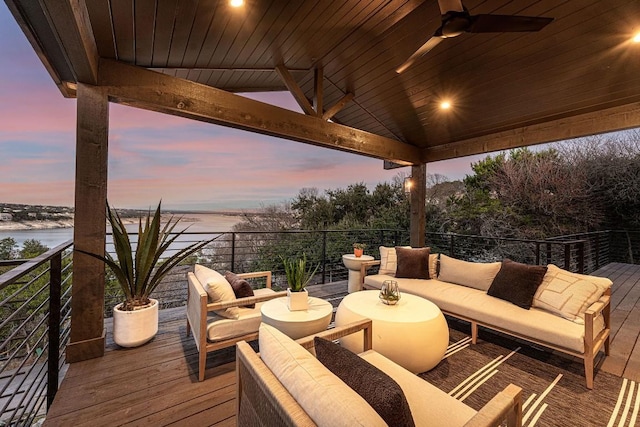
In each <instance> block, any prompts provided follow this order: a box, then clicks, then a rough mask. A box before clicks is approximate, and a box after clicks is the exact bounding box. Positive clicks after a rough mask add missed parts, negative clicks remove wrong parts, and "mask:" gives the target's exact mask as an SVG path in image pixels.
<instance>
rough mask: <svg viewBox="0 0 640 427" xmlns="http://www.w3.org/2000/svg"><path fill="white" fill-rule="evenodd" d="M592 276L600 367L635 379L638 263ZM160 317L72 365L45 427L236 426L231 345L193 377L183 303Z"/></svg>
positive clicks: (335, 288)
mask: <svg viewBox="0 0 640 427" xmlns="http://www.w3.org/2000/svg"><path fill="white" fill-rule="evenodd" d="M594 274H596V275H599V276H606V277H609V278H611V280H613V282H614V286H613V291H612V302H611V310H612V311H611V319H612V329H613V331H612V338H613V340H612V345H611V355H610V356H609V357H607V358H605V359H604V361H603V362H602V363H601V365H600V369H601V370H603V371H607V372H611V373H613V374H615V375H619V376H624V377H626V378H629V379H632V380H635V381H640V343H638V335H639V334H640V284H639V282H640V266H638V265H629V264H617V263H614V264H609V265H607V266H605V267H603V268H601V269H600V270H598V271H597V272H595V273H594ZM346 290H347V285H346V282H337V283H332V284H328V285H321V286H314V287H311V288H310V293H311V294H312V295H314V296H318V297H321V298H325V299H328V300H330V301H332V302H333V304H334V306H337V304H338V303H339V301H340V300H341V298H342V297H343V296H344V295H345V294H346ZM160 322H161V324H160V330H159V333H158V335H157V336H156V337H155V338H154V339H153V340H152V341H151V342H150V343H149V344H147V345H144V346H142V347H139V348H136V349H120V348H117V346H115V345H113V344H110V345H109V346H108V348H107V352H106V354H105V356H104V357H102V358H99V359H94V360H88V361H85V362H80V363H75V364H73V365H71V366H70V368H69V370H68V372H67V374H66V376H65V378H64V381H63V382H62V386H61V388H60V390H59V392H58V395H57V396H56V400H55V402H54V404H53V406H52V407H51V409H50V410H49V413H48V415H47V419H46V422H45V425H46V426H68V425H73V426H83V425H87V426H89V425H90V426H100V425H109V426H116V425H156V426H159V425H190V426H193V427H198V426H207V425H216V426H233V425H235V424H236V420H235V382H236V378H235V363H234V361H235V351H234V349H226V350H221V351H218V352H215V353H213V354H209V356H208V359H207V372H206V379H205V381H203V382H198V381H197V367H198V360H197V351H196V347H195V344H194V342H193V339H192V338H191V337H189V338H188V339H187V338H186V336H185V332H186V329H185V314H184V308H177V309H170V310H162V311H161V312H160Z"/></svg>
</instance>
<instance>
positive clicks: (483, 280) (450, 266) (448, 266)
mask: <svg viewBox="0 0 640 427" xmlns="http://www.w3.org/2000/svg"><path fill="white" fill-rule="evenodd" d="M501 265H502V263H500V262H489V263H482V262H469V261H463V260H460V259H456V258H452V257H450V256H446V255H444V254H441V255H440V271H439V273H438V279H439V280H441V281H443V282H449V283H455V284H456V285H463V286H468V287H470V288H475V289H480V290H481V291H485V292H486V291H487V290H488V289H489V287H490V286H491V283H493V279H494V278H495V277H496V275H497V274H498V271H499V270H500V266H501Z"/></svg>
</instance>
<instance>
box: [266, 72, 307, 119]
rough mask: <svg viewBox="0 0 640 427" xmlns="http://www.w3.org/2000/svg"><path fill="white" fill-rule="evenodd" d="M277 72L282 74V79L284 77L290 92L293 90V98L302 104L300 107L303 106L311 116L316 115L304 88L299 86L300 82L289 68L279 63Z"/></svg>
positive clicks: (283, 80)
mask: <svg viewBox="0 0 640 427" xmlns="http://www.w3.org/2000/svg"><path fill="white" fill-rule="evenodd" d="M276 72H277V73H278V75H279V76H280V79H282V82H283V83H284V85H285V86H286V87H287V89H288V90H289V92H291V95H293V98H294V99H295V100H296V102H298V105H299V106H300V108H302V111H304V112H305V113H306V114H308V115H310V116H315V115H316V112H315V110H314V109H313V107H312V106H311V103H310V102H309V100H308V99H307V97H306V95H305V94H304V92H303V91H302V89H300V86H298V83H296V81H295V79H294V78H293V76H292V75H291V73H290V72H289V70H287V68H286V67H285V66H284V65H278V66H277V67H276Z"/></svg>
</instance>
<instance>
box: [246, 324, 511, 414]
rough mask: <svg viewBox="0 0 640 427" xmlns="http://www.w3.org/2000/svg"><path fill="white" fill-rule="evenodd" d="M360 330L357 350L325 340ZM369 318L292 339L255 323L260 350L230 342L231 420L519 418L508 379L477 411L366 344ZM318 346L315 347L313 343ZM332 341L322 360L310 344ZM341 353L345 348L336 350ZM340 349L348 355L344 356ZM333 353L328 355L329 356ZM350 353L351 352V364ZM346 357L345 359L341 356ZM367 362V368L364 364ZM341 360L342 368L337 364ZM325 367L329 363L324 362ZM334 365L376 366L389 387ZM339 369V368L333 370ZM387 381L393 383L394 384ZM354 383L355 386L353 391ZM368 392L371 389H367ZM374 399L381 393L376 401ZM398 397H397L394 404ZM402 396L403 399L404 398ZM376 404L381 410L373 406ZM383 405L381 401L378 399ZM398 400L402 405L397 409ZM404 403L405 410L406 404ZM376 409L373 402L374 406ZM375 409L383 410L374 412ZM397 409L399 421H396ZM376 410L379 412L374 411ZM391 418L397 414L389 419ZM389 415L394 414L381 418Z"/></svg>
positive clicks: (354, 369)
mask: <svg viewBox="0 0 640 427" xmlns="http://www.w3.org/2000/svg"><path fill="white" fill-rule="evenodd" d="M361 330H364V334H362V335H363V336H364V349H365V351H364V352H363V353H360V354H359V355H358V356H359V357H358V356H356V355H355V353H351V352H350V351H349V350H347V349H344V348H342V347H340V346H339V345H337V344H334V343H331V342H329V341H323V342H319V343H318V342H316V339H315V337H323V338H325V339H327V340H330V341H331V340H336V339H338V338H340V337H343V336H346V335H349V334H351V333H354V332H358V331H361ZM371 343H372V322H371V320H369V319H365V320H362V321H359V322H354V323H351V324H349V325H344V326H341V327H337V328H334V329H329V330H327V331H323V332H321V333H319V334H315V335H312V336H310V337H305V338H301V339H299V340H297V341H293V340H292V339H291V338H289V337H287V336H286V335H284V334H283V333H281V332H280V331H278V330H277V329H275V328H273V327H271V326H269V325H265V324H263V325H262V326H261V327H260V338H259V345H260V353H259V354H257V353H256V352H255V351H254V350H253V348H252V347H251V346H250V345H249V344H248V343H246V342H244V341H243V342H239V343H238V344H237V347H236V365H237V366H236V372H237V399H236V402H237V414H236V415H237V425H239V426H316V425H318V426H328V427H340V426H345V427H347V426H348V427H354V426H366V427H375V426H384V425H393V426H405V425H415V426H418V427H445V426H446V427H457V426H468V427H471V426H476V427H481V426H482V427H488V426H498V425H505V424H502V423H503V422H504V421H506V425H507V426H509V427H516V426H518V427H519V426H521V425H522V398H521V389H520V388H519V387H517V386H515V385H513V384H510V385H508V386H507V387H506V388H505V389H504V390H503V391H501V392H500V393H498V394H497V395H496V396H494V397H493V398H492V399H491V400H490V401H489V402H488V403H487V404H486V405H485V406H484V407H482V408H481V409H480V410H479V411H475V410H474V409H472V408H471V407H469V406H467V405H466V404H464V403H463V402H461V401H459V400H457V399H456V398H454V397H451V396H449V395H448V394H447V393H445V392H443V391H442V390H440V389H438V388H436V387H434V386H433V385H431V384H429V383H428V382H427V381H424V380H422V379H421V378H419V377H418V376H416V375H414V374H412V373H410V372H409V371H407V370H406V369H404V368H402V367H401V366H399V365H397V364H395V363H394V362H392V361H391V360H389V359H387V358H386V357H384V356H382V355H381V354H379V353H377V352H375V351H374V350H371ZM318 345H320V347H318ZM327 345H328V346H331V347H336V350H337V352H336V353H335V354H333V353H332V354H331V356H335V358H333V357H332V358H331V359H330V360H329V361H328V362H329V363H327V360H326V356H325V360H324V361H323V362H321V361H320V360H322V358H321V355H320V353H318V358H316V357H315V355H316V351H317V350H318V351H319V350H321V349H322V348H323V346H325V347H324V348H327V347H326V346H327ZM342 352H346V353H348V354H344V353H342ZM346 356H348V357H346ZM336 358H337V359H339V360H335V359H336ZM353 359H356V361H355V363H354V361H353ZM345 360H346V361H345ZM365 361H366V362H368V363H369V364H371V365H373V366H375V368H373V367H372V366H371V365H369V364H367V363H366V362H365ZM345 363H348V364H349V367H348V368H346V369H345V366H344V364H345ZM325 365H327V366H331V365H333V367H331V368H327V367H326V366H325ZM336 365H337V366H338V367H339V368H338V370H340V368H343V373H344V371H345V370H346V371H348V372H349V373H350V374H349V375H350V376H351V377H352V378H351V379H353V377H354V376H357V375H358V374H360V373H361V372H363V371H362V370H361V369H364V370H365V371H366V372H369V370H370V369H373V371H377V370H376V368H377V369H379V370H380V371H382V372H384V374H382V376H383V377H384V376H385V374H386V375H388V377H391V378H392V380H390V379H389V378H387V380H390V381H391V383H392V384H391V387H387V386H388V384H387V383H385V386H380V382H381V381H385V380H384V379H380V376H378V375H377V374H375V372H374V373H372V375H361V377H360V379H362V380H363V381H361V384H365V387H366V388H367V391H366V392H363V390H361V389H360V388H357V387H356V388H355V389H354V388H352V387H353V385H352V386H351V387H350V386H348V385H347V384H346V383H345V382H343V380H344V381H347V382H349V379H344V376H340V378H338V376H336V375H334V373H333V372H335V369H336V368H335V367H336ZM338 375H341V374H338ZM394 381H395V383H394ZM355 390H358V391H357V392H356V391H355ZM371 393H375V395H373V396H372V395H371ZM380 399H388V400H387V401H385V402H381V401H380ZM398 399H403V400H402V404H400V401H399V400H398ZM404 399H406V400H404ZM380 405H382V407H386V408H390V409H389V411H386V412H385V411H380V407H381V406H380ZM385 405H388V406H385ZM401 406H402V408H404V410H400V409H399V408H400V407H401ZM407 406H408V408H409V410H407V409H406V408H407ZM374 407H375V408H377V409H374ZM380 412H382V413H383V414H384V415H380ZM400 415H402V421H400V420H399V418H401V417H400ZM383 416H384V419H383V418H382V417H383ZM396 417H398V418H396ZM389 418H391V419H392V420H397V421H389Z"/></svg>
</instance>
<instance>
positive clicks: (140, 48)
mask: <svg viewBox="0 0 640 427" xmlns="http://www.w3.org/2000/svg"><path fill="white" fill-rule="evenodd" d="M134 7H135V9H134V15H135V35H134V36H135V49H136V51H135V57H136V64H144V65H149V64H151V59H152V58H153V38H154V36H155V28H156V16H157V15H156V8H157V4H156V0H136V2H135V3H134Z"/></svg>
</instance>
